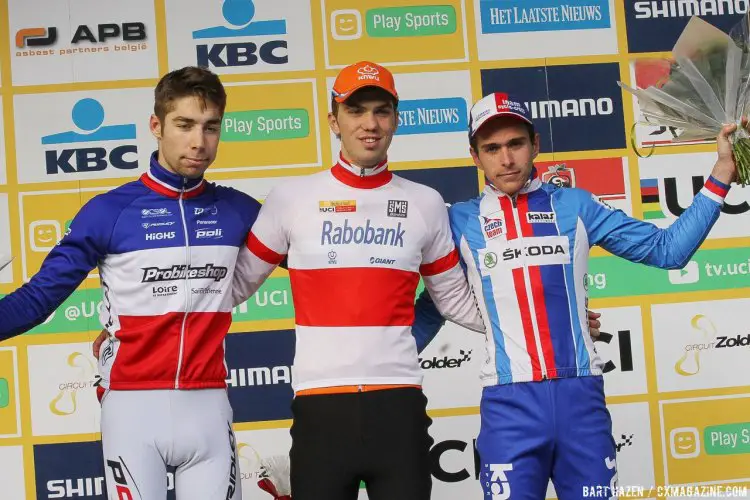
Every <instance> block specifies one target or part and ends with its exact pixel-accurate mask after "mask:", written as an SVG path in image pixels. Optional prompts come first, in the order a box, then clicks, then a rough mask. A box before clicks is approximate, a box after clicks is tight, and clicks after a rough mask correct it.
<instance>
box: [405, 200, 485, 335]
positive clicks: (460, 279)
mask: <svg viewBox="0 0 750 500" xmlns="http://www.w3.org/2000/svg"><path fill="white" fill-rule="evenodd" d="M422 215H423V217H424V219H425V223H426V226H427V237H426V239H425V242H424V246H423V250H422V265H421V266H420V268H419V272H420V274H421V275H422V278H423V279H424V283H425V287H426V288H427V290H428V293H429V294H430V297H431V298H432V300H433V301H434V303H435V306H436V307H437V309H438V311H439V312H440V314H441V315H442V316H443V317H445V318H446V319H448V320H450V321H452V322H454V323H458V324H459V325H461V326H463V327H465V328H468V329H470V330H474V331H477V332H484V331H485V328H484V322H483V320H482V316H481V314H480V313H479V308H478V307H477V303H476V299H475V298H474V294H473V293H472V291H471V289H470V288H469V282H468V281H467V279H466V275H465V274H464V271H463V269H462V268H461V264H460V257H459V253H458V249H457V248H456V245H455V243H454V241H453V236H452V233H451V228H450V224H449V222H448V210H447V209H446V207H445V202H444V201H443V199H442V197H441V196H440V195H439V194H438V193H437V192H435V195H434V196H433V197H431V199H430V200H429V202H428V204H427V211H426V213H423V214H422Z"/></svg>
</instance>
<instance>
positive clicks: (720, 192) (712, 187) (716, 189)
mask: <svg viewBox="0 0 750 500" xmlns="http://www.w3.org/2000/svg"><path fill="white" fill-rule="evenodd" d="M705 186H706V189H708V190H709V191H711V192H712V193H713V194H715V195H716V196H720V197H722V198H726V196H727V194H729V188H728V187H723V186H720V185H719V184H717V182H716V181H715V180H714V178H713V177H709V178H708V179H707V180H706V184H705Z"/></svg>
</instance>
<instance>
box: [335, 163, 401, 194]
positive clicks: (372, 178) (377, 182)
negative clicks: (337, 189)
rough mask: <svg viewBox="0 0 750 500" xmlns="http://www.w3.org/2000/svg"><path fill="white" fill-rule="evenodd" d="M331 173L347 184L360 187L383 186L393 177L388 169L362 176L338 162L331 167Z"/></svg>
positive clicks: (373, 187) (372, 187)
mask: <svg viewBox="0 0 750 500" xmlns="http://www.w3.org/2000/svg"><path fill="white" fill-rule="evenodd" d="M375 168H377V167H375ZM331 174H333V176H334V177H335V178H336V179H338V180H339V181H341V182H343V183H344V184H346V185H347V186H351V187H355V188H360V189H375V188H379V187H380V186H385V185H386V184H388V183H389V182H391V179H392V178H393V174H392V173H391V171H390V170H388V169H385V170H383V171H382V172H378V173H377V174H375V175H365V176H364V177H363V176H361V175H357V174H354V173H352V172H350V171H348V170H347V169H345V168H344V167H342V166H341V165H339V164H338V163H337V164H336V165H334V166H333V167H332V168H331Z"/></svg>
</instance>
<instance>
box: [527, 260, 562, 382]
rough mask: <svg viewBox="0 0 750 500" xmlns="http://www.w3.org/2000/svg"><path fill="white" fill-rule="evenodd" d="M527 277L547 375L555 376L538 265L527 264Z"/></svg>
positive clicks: (553, 355) (547, 319)
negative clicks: (529, 282) (529, 280)
mask: <svg viewBox="0 0 750 500" xmlns="http://www.w3.org/2000/svg"><path fill="white" fill-rule="evenodd" d="M529 278H530V279H531V295H532V297H533V300H534V312H535V313H536V324H537V326H538V327H539V341H540V343H541V344H542V355H543V356H544V365H545V367H546V369H547V376H548V377H550V378H555V377H557V367H556V366H555V348H554V346H553V345H552V335H551V333H550V329H549V318H548V316H547V303H546V302H545V300H544V284H543V283H542V274H541V272H540V271H539V266H529Z"/></svg>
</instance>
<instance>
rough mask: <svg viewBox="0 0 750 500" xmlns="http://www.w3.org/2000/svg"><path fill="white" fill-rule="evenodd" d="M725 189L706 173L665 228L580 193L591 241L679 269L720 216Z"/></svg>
mask: <svg viewBox="0 0 750 500" xmlns="http://www.w3.org/2000/svg"><path fill="white" fill-rule="evenodd" d="M728 192H729V186H728V185H726V184H723V183H721V182H719V181H718V180H716V179H714V178H713V177H709V179H708V180H707V181H706V183H705V185H704V186H703V188H702V189H701V191H700V192H699V193H698V194H697V195H696V196H695V198H694V199H693V202H692V203H691V204H690V206H689V207H688V208H687V210H685V211H684V212H683V213H682V215H680V217H679V218H678V219H677V220H676V221H674V223H672V224H671V225H670V226H669V227H668V228H666V229H661V228H658V227H656V226H655V225H654V224H651V223H649V222H644V221H640V220H638V219H634V218H632V217H629V216H627V215H626V214H625V213H623V212H622V211H621V210H614V209H612V208H610V207H608V206H606V205H604V204H603V203H601V202H599V201H598V200H597V199H596V198H595V197H593V195H589V194H588V193H586V194H584V195H582V196H581V203H582V219H583V223H584V225H585V226H586V231H587V233H588V237H589V242H590V244H591V245H600V246H601V247H602V248H604V249H605V250H607V251H609V252H611V253H613V254H615V255H617V256H620V257H623V258H625V259H628V260H629V261H631V262H640V263H644V264H647V265H650V266H654V267H659V268H663V269H681V268H683V267H685V265H686V264H687V263H688V261H689V260H690V258H691V257H692V256H693V254H694V253H695V252H696V250H698V247H700V245H701V243H703V240H705V239H706V236H708V233H709V231H710V230H711V228H712V227H713V225H714V223H715V222H716V220H717V219H718V218H719V214H720V213H721V207H722V205H723V203H724V198H725V197H726V195H727V193H728ZM581 193H585V192H581Z"/></svg>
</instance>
